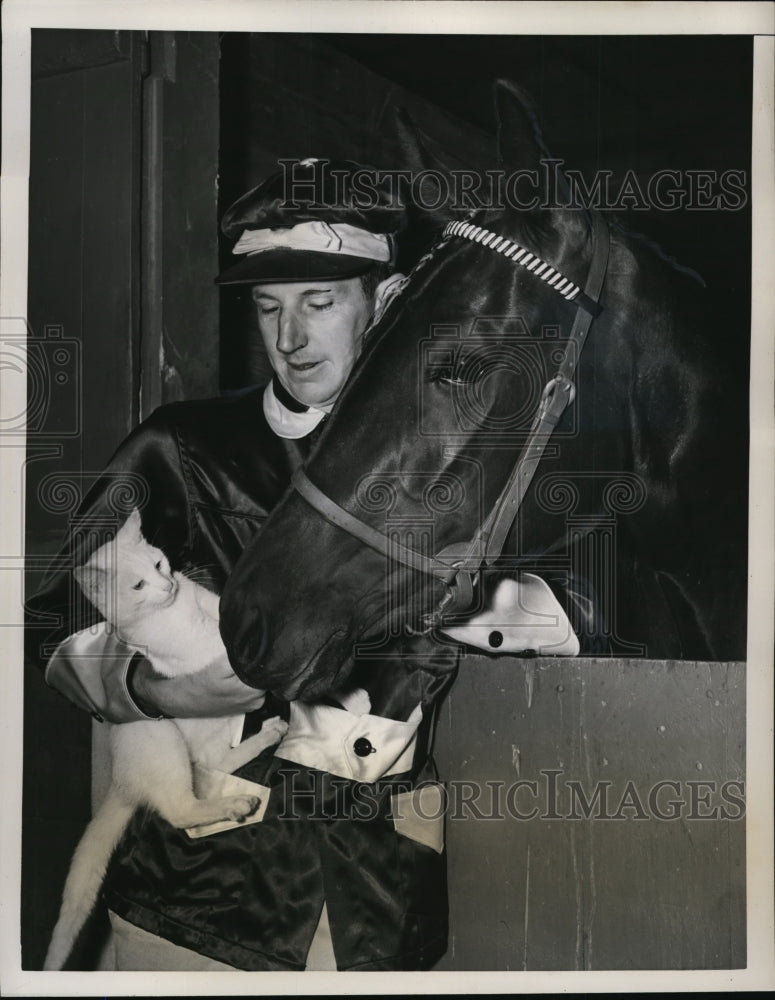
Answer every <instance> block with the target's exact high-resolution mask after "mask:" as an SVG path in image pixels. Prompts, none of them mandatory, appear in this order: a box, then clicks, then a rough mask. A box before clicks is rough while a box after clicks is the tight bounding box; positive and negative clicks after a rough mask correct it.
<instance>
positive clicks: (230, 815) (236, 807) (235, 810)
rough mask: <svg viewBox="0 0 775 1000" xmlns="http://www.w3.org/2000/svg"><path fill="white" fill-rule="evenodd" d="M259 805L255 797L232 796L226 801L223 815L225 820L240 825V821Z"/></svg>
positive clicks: (258, 800)
mask: <svg viewBox="0 0 775 1000" xmlns="http://www.w3.org/2000/svg"><path fill="white" fill-rule="evenodd" d="M260 805H261V799H259V797H258V796H257V795H233V796H232V797H231V798H229V799H227V800H226V804H225V809H224V811H223V815H224V818H225V819H231V820H234V821H235V822H236V823H241V822H242V820H244V819H247V817H248V816H251V815H252V814H253V813H254V812H255V811H256V809H258V807H259V806H260Z"/></svg>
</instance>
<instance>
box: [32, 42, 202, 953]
mask: <svg viewBox="0 0 775 1000" xmlns="http://www.w3.org/2000/svg"><path fill="white" fill-rule="evenodd" d="M192 121H196V128H195V129H193V128H191V122H192ZM217 156H218V37H217V35H214V34H197V33H189V32H180V33H175V34H172V33H161V34H154V33H150V34H149V33H146V32H115V31H71V30H62V31H59V30H35V31H33V33H32V112H31V168H30V173H31V175H30V242H29V293H28V322H29V328H30V330H29V345H30V349H31V351H32V356H33V357H34V358H35V359H36V360H37V362H39V363H36V364H35V365H34V366H33V365H31V366H30V379H29V381H30V393H29V395H30V399H32V400H33V402H35V403H37V402H38V401H40V405H39V406H38V407H37V409H36V410H35V414H34V415H35V418H36V422H35V424H34V426H32V425H31V424H30V425H29V426H28V435H27V468H26V484H25V485H26V493H25V496H26V512H25V513H26V538H25V546H26V556H27V581H26V590H27V593H28V594H29V593H33V592H34V591H35V589H36V588H37V586H38V584H39V582H40V580H41V578H42V573H43V572H44V570H45V567H46V566H47V565H48V563H49V561H50V559H51V557H52V556H53V555H54V554H55V553H56V552H57V551H58V548H59V546H60V545H61V542H62V539H63V537H64V533H65V531H66V528H67V524H68V518H69V517H70V516H71V515H72V513H73V511H74V509H75V506H76V505H77V502H78V501H79V499H80V498H81V497H82V496H83V494H84V493H85V491H86V490H87V489H88V487H89V485H90V484H91V482H93V480H94V478H95V476H96V475H97V474H98V473H99V472H100V470H101V469H102V468H103V467H104V466H105V464H106V462H107V461H108V460H109V458H110V456H111V454H112V453H113V451H114V450H115V449H116V447H117V446H118V444H119V443H120V442H121V440H122V439H123V438H124V437H125V436H126V435H127V433H128V432H129V431H130V430H131V429H132V428H133V427H134V426H135V425H136V424H137V422H138V420H140V419H141V418H143V417H144V416H146V415H147V414H148V413H149V412H150V410H151V409H153V407H155V406H156V405H158V404H159V403H162V402H167V401H170V400H174V399H180V398H184V397H191V396H201V395H209V394H214V393H216V392H217V389H218V336H217V319H218V310H217V290H216V288H215V287H214V285H213V277H214V275H215V273H216V271H217V236H216V231H217V219H216V214H217V204H216V183H217ZM36 380H37V381H36ZM40 634H41V635H44V634H45V627H42V628H41V632H40ZM24 704H25V717H24V760H25V765H24V800H23V845H22V900H23V902H22V965H23V967H24V968H28V969H36V968H40V967H41V964H42V961H43V956H44V954H45V949H46V946H47V942H48V938H49V936H50V933H51V929H52V927H53V924H54V921H55V918H56V913H57V909H58V904H59V897H60V893H61V889H62V886H63V884H64V879H65V875H66V872H67V868H68V864H69V860H70V857H71V855H72V851H73V848H74V847H75V845H76V843H77V841H78V839H79V838H80V836H81V833H82V832H83V828H84V826H85V824H86V822H87V821H88V819H89V816H90V813H91V803H92V802H93V801H95V800H98V799H99V798H100V795H101V791H102V789H104V786H105V782H106V780H107V766H106V765H107V756H106V740H105V727H104V726H99V725H98V724H96V723H95V724H94V733H93V734H92V732H91V730H92V723H91V720H90V719H89V717H88V716H87V715H86V714H85V713H84V712H82V711H80V710H79V709H76V708H75V707H72V706H71V705H70V704H69V703H68V702H67V701H66V700H65V699H64V698H62V697H61V696H59V695H58V694H56V693H55V692H54V691H53V690H52V689H50V688H48V687H47V686H46V685H45V683H44V681H43V678H42V676H41V674H40V672H39V671H38V670H37V668H36V667H33V666H29V667H27V668H26V670H25V700H24ZM92 773H93V775H94V779H95V780H94V787H93V789H91V780H90V779H91V776H92ZM90 789H91V793H90ZM85 937H86V939H87V940H86V941H85V942H84V946H83V947H82V948H81V950H80V953H79V954H76V955H74V957H73V962H72V967H73V968H85V969H88V968H90V967H92V965H93V962H94V961H95V954H96V944H95V942H97V941H98V939H99V934H96V935H94V934H93V935H91V936H90V935H86V936H85Z"/></svg>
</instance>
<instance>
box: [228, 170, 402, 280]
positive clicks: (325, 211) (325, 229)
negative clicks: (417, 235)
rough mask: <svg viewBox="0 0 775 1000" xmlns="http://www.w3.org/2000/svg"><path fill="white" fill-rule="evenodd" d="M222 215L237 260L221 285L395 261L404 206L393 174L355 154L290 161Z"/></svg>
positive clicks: (342, 274)
mask: <svg viewBox="0 0 775 1000" xmlns="http://www.w3.org/2000/svg"><path fill="white" fill-rule="evenodd" d="M280 162H281V163H282V169H281V170H280V171H278V172H277V173H276V174H272V176H271V177H268V178H267V179H266V180H265V181H264V182H263V183H262V184H259V185H258V187H256V188H254V189H253V190H252V191H249V192H248V193H247V194H245V195H243V196H242V197H241V198H239V199H238V200H237V201H235V202H234V204H233V205H231V207H230V208H229V209H227V211H226V214H225V215H224V217H223V219H222V221H221V229H222V230H223V233H224V234H225V235H226V236H228V237H229V238H230V239H235V240H236V241H237V242H236V245H235V247H234V250H233V253H234V255H235V258H238V261H237V262H236V263H235V264H233V265H232V266H230V267H227V268H226V269H225V270H224V271H223V272H222V273H221V274H219V275H218V277H217V278H216V279H215V280H216V282H217V284H219V285H230V284H256V283H257V282H285V281H316V280H336V279H344V278H354V277H356V276H357V275H359V274H364V273H365V272H366V271H368V270H369V269H370V268H371V267H373V266H374V265H375V264H378V263H385V264H387V263H390V264H392V263H395V260H394V257H395V243H394V238H393V237H394V235H395V234H396V233H397V232H398V231H399V230H401V229H402V228H403V226H404V219H405V214H404V205H403V202H402V200H401V198H400V196H399V194H398V191H397V190H396V186H395V185H394V184H393V183H392V179H391V177H390V176H389V175H385V174H380V171H378V170H375V169H374V168H372V167H364V166H361V165H360V164H358V163H354V162H353V161H351V160H322V159H320V160H318V159H308V160H285V161H280Z"/></svg>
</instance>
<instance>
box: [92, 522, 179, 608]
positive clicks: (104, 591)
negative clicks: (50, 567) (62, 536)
mask: <svg viewBox="0 0 775 1000" xmlns="http://www.w3.org/2000/svg"><path fill="white" fill-rule="evenodd" d="M73 575H74V576H75V579H76V580H77V581H78V584H79V586H80V588H81V590H82V591H83V592H84V594H85V595H86V597H87V598H88V599H89V600H90V601H91V603H92V604H93V605H94V606H95V607H96V608H97V610H98V611H99V612H100V613H101V614H102V615H104V617H105V618H106V619H107V620H108V621H109V622H112V623H114V624H116V625H122V624H128V623H131V622H132V621H134V620H136V619H137V618H140V617H142V616H143V615H147V614H149V613H151V612H153V611H154V610H156V609H159V608H163V607H167V606H168V605H169V604H171V603H172V602H173V601H174V600H175V595H176V592H177V582H176V580H175V578H174V577H173V575H172V572H171V570H170V564H169V562H168V561H167V557H166V556H165V555H164V553H163V552H162V551H161V549H157V548H154V546H153V545H150V544H149V543H148V542H147V541H146V540H145V538H144V537H143V532H142V522H141V519H140V512H139V511H138V510H137V509H135V510H133V511H132V513H131V514H130V515H129V517H128V518H127V519H126V521H125V522H124V524H123V525H122V527H121V528H120V529H119V531H118V532H117V533H116V536H115V538H113V539H112V540H111V541H109V542H106V543H105V544H104V545H102V546H101V547H100V548H99V549H97V550H96V551H95V552H94V553H92V555H91V556H90V558H89V559H88V561H87V562H85V563H84V564H83V566H78V567H76V568H75V569H74V570H73Z"/></svg>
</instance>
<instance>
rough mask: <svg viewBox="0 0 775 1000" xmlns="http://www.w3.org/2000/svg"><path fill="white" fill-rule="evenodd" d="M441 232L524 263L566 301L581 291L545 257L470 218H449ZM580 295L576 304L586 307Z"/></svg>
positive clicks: (523, 264) (583, 297)
mask: <svg viewBox="0 0 775 1000" xmlns="http://www.w3.org/2000/svg"><path fill="white" fill-rule="evenodd" d="M444 236H460V237H462V238H463V239H466V240H471V241H472V242H474V243H481V244H482V246H483V247H487V248H488V249H489V250H496V251H497V252H498V253H502V254H503V256H504V257H508V258H509V259H510V260H512V261H513V262H514V263H515V264H519V265H520V267H525V268H527V270H528V271H532V272H533V274H534V275H535V276H536V277H537V278H540V279H541V281H545V282H546V284H547V285H549V287H550V288H553V289H554V291H555V292H559V293H560V295H562V297H563V298H564V299H567V301H568V302H572V301H573V299H575V298H576V297H577V296H578V295H579V293H580V292H581V289H580V288H579V286H578V285H576V284H574V283H573V282H572V281H571V280H570V279H569V278H566V277H564V276H563V275H562V274H560V272H559V271H558V270H556V269H555V268H553V267H552V266H551V264H547V262H546V261H545V260H541V258H540V257H537V256H536V255H535V254H534V253H530V251H529V250H526V249H525V248H524V247H521V246H520V245H519V243H515V242H514V241H513V240H507V239H506V238H505V237H504V236H498V234H497V233H493V232H492V231H491V230H490V229H482V227H481V226H475V225H474V224H473V222H450V223H449V225H448V226H447V227H446V229H445V230H444ZM584 299H586V296H584V295H582V296H581V300H580V301H579V305H581V306H584V307H585V308H586V302H584ZM588 311H589V310H588Z"/></svg>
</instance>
